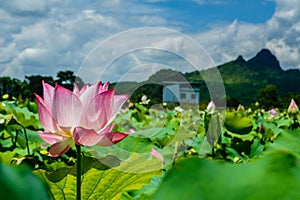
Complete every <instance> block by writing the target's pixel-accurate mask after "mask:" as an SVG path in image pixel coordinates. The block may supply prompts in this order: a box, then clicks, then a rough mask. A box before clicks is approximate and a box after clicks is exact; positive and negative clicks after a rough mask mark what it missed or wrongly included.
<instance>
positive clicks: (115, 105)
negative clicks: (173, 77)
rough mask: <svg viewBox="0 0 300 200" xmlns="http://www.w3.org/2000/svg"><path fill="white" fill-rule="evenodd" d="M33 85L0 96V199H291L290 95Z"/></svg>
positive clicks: (296, 180) (298, 134)
mask: <svg viewBox="0 0 300 200" xmlns="http://www.w3.org/2000/svg"><path fill="white" fill-rule="evenodd" d="M43 88H44V95H43V96H42V97H40V96H38V95H36V101H24V100H20V99H16V98H13V99H12V100H8V95H4V96H3V101H2V102H1V103H0V137H1V140H0V151H1V152H0V161H1V163H0V181H1V183H0V184H1V187H0V199H31V200H34V199H57V200H61V199H83V200H91V199H105V200H106V199H124V200H125V199H128V200H129V199H130V200H131V199H159V200H160V199H203V200H207V199H213V200H215V199H300V190H299V188H300V124H299V120H300V115H299V110H298V107H297V104H296V102H295V101H294V100H293V99H292V100H291V103H290V105H289V106H288V107H287V108H285V109H277V108H273V109H270V110H264V109H263V108H261V107H260V106H259V104H257V105H256V106H255V107H252V108H244V107H243V106H239V107H238V108H227V109H223V110H222V109H219V108H218V107H217V106H216V105H215V104H214V102H212V101H211V102H210V103H209V104H208V105H207V108H206V109H203V110H199V109H195V108H194V107H195V106H194V107H193V106H191V105H180V106H169V105H166V104H161V105H151V104H149V103H151V99H150V100H148V99H147V98H146V96H143V98H142V99H141V101H140V102H135V103H132V102H130V101H129V96H128V95H125V94H124V95H116V94H115V93H114V90H113V89H108V84H101V83H96V84H94V85H90V86H89V85H85V86H84V87H83V88H82V89H78V88H77V86H75V89H74V91H70V90H67V89H65V88H63V87H61V86H59V85H56V86H55V87H52V86H51V85H48V84H47V83H43ZM149 101H150V102H149ZM150 105H151V106H150Z"/></svg>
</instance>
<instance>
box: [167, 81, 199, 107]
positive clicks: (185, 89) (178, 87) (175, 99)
mask: <svg viewBox="0 0 300 200" xmlns="http://www.w3.org/2000/svg"><path fill="white" fill-rule="evenodd" d="M163 85H164V87H163V102H164V103H190V104H198V103H199V100H200V88H199V86H200V85H201V83H199V82H190V83H189V82H163Z"/></svg>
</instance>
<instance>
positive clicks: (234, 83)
mask: <svg viewBox="0 0 300 200" xmlns="http://www.w3.org/2000/svg"><path fill="white" fill-rule="evenodd" d="M217 69H218V70H219V72H220V75H221V77H222V79H223V82H224V85H225V90H226V98H227V100H228V104H229V105H232V106H236V104H239V103H242V104H244V105H250V104H251V103H253V102H255V101H257V100H259V99H260V98H261V97H260V96H259V92H260V91H261V90H262V89H263V88H266V87H267V86H268V85H275V86H276V87H275V89H277V91H276V92H277V93H278V96H279V98H281V99H285V98H286V99H287V100H289V99H290V97H291V96H293V95H294V96H295V95H296V94H300V84H299V82H300V72H299V70H296V69H290V70H287V71H284V70H282V68H281V66H280V64H279V61H278V60H277V58H276V57H275V56H274V55H273V54H272V53H271V52H270V51H269V50H267V49H263V50H261V51H260V52H258V53H257V54H256V55H255V56H254V57H253V58H251V59H249V60H245V59H244V58H243V57H242V56H238V58H237V59H236V60H233V61H230V62H228V63H225V64H222V65H219V66H217ZM214 72H215V69H207V70H203V71H201V73H199V72H198V71H194V72H189V73H184V74H182V73H180V72H176V71H172V70H170V69H163V70H160V71H158V72H156V73H155V74H153V75H152V76H150V77H149V79H148V81H145V82H142V83H138V84H139V85H140V86H141V87H140V88H139V89H138V90H136V91H135V94H139V93H141V92H143V93H144V94H147V91H148V92H149V91H151V92H150V93H151V94H150V93H149V94H147V95H148V96H149V98H156V100H157V101H159V100H161V92H162V86H160V87H158V86H156V87H155V88H154V87H153V85H155V84H149V83H151V82H152V83H160V82H161V81H182V80H184V79H186V80H188V81H191V82H195V81H197V82H202V83H203V85H202V86H201V87H200V90H201V97H200V99H202V100H209V99H210V96H209V92H208V89H207V88H206V84H205V82H204V80H203V77H209V78H206V79H205V80H210V81H211V82H214V80H216V78H215V76H216V74H215V73H214ZM119 84H120V83H119ZM127 84H129V83H127ZM132 84H134V83H132ZM135 84H137V83H135ZM121 85H122V84H121ZM124 88H126V87H124V85H123V86H122V91H123V92H125V91H124ZM266 96H267V98H268V94H266ZM298 96H299V95H298ZM270 98H271V97H270ZM271 100H272V99H271ZM274 101H275V99H274ZM274 105H276V104H275V102H274ZM276 106H278V105H276Z"/></svg>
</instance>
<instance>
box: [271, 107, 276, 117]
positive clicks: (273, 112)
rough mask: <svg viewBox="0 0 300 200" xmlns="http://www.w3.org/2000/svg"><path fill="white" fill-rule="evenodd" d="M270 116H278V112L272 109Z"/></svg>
mask: <svg viewBox="0 0 300 200" xmlns="http://www.w3.org/2000/svg"><path fill="white" fill-rule="evenodd" d="M269 114H270V115H273V116H275V115H276V114H277V112H276V110H275V109H274V108H272V109H271V110H270V111H269Z"/></svg>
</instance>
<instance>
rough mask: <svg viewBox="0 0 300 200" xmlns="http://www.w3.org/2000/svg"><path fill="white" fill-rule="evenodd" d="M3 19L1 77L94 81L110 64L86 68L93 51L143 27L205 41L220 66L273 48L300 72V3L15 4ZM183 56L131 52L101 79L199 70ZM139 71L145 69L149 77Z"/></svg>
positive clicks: (92, 0)
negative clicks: (65, 73) (67, 73)
mask: <svg viewBox="0 0 300 200" xmlns="http://www.w3.org/2000/svg"><path fill="white" fill-rule="evenodd" d="M0 14H1V19H0V75H1V76H13V77H17V78H20V79H23V78H24V77H25V75H37V74H41V75H50V76H54V77H55V76H56V74H57V72H58V71H60V70H73V71H74V72H75V73H78V72H79V71H80V73H81V74H82V73H84V79H85V81H87V82H90V81H93V80H95V79H97V78H99V74H97V71H101V70H103V69H104V66H102V64H103V63H101V57H99V56H98V57H97V60H98V61H99V63H98V67H96V68H95V69H89V70H85V69H82V63H83V62H84V60H86V59H87V58H88V56H89V55H91V51H92V50H93V49H94V50H95V47H97V45H98V46H99V44H101V42H103V41H106V40H107V39H108V38H110V37H113V36H114V35H116V34H120V33H123V32H124V31H128V30H131V29H134V28H143V27H164V28H168V29H171V30H175V31H178V33H182V34H183V35H185V36H187V37H189V38H191V39H192V40H194V41H196V42H197V43H199V44H200V45H201V46H202V47H203V49H204V50H205V51H206V52H207V54H208V56H210V58H211V59H212V60H213V62H214V63H215V64H216V65H218V64H223V63H225V62H228V61H231V60H233V59H235V58H237V56H238V55H243V56H244V58H245V59H249V58H251V57H253V56H254V55H255V54H256V53H257V52H258V51H260V50H261V49H262V48H268V49H270V50H271V52H272V53H273V54H274V55H275V56H276V57H277V58H278V60H279V61H280V64H281V66H282V68H283V69H288V68H299V67H300V45H299V44H300V1H299V0H252V1H246V0H140V1H138V0H127V1H125V0H101V1H97V0H76V1H71V0H66V1H58V0H48V1H40V0H31V1H29V0H24V1H17V0H11V1H3V2H2V3H1V7H0ZM147 39H149V41H150V40H151V39H150V38H147V36H145V35H134V34H133V35H132V37H131V38H127V39H126V40H124V42H121V43H122V45H123V46H124V44H128V45H129V46H130V45H133V46H134V44H135V43H140V42H142V41H145V40H147ZM121 43H119V44H115V43H114V42H113V41H111V43H110V44H111V45H108V46H106V48H115V49H118V48H119V46H120V45H121ZM162 44H163V45H164V46H162V48H166V49H170V48H173V49H176V50H178V52H183V51H185V50H186V47H185V43H184V41H183V40H182V38H181V39H180V38H178V37H175V36H174V35H173V36H172V35H168V34H165V35H161V45H162ZM111 52H114V51H111ZM193 53H194V54H196V53H197V52H196V51H195V52H190V54H193ZM175 57H176V56H175ZM175 57H174V55H172V56H171V54H169V53H164V54H162V53H161V52H159V53H158V52H157V51H156V52H155V51H149V50H148V51H142V50H141V51H140V52H131V53H130V52H128V53H127V54H125V55H124V56H123V57H122V58H119V59H117V60H116V61H113V62H112V65H111V66H112V67H111V68H108V69H106V73H105V77H101V78H103V79H104V81H108V80H109V81H118V80H119V79H120V77H122V76H124V75H126V77H127V79H128V80H144V79H146V78H147V77H148V76H149V75H151V74H152V73H154V72H155V71H156V70H158V69H161V68H164V67H166V66H167V67H171V68H172V67H173V66H174V65H178V66H177V67H174V68H175V69H176V70H180V71H189V70H193V68H189V67H188V66H186V63H185V62H183V61H182V60H180V59H178V57H180V56H177V58H175ZM149 63H156V65H155V66H154V65H150V64H149ZM137 66H143V67H142V68H141V71H139V70H137V68H138V67H137ZM134 70H135V71H134ZM133 71H134V72H135V73H133ZM129 72H132V75H130V73H129ZM140 72H141V73H142V75H139V73H140Z"/></svg>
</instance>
